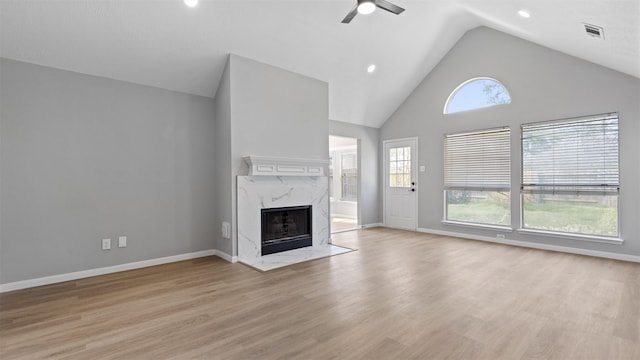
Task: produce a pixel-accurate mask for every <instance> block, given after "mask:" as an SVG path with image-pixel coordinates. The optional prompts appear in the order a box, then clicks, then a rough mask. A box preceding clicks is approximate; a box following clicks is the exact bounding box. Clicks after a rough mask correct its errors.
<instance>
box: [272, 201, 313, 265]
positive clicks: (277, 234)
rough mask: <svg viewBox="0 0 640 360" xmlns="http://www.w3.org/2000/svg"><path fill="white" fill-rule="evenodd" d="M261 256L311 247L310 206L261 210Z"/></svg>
mask: <svg viewBox="0 0 640 360" xmlns="http://www.w3.org/2000/svg"><path fill="white" fill-rule="evenodd" d="M261 212H262V255H268V254H274V253H278V252H282V251H287V250H293V249H299V248H302V247H307V246H312V245H313V243H312V238H311V205H306V206H292V207H284V208H270V209H262V210H261Z"/></svg>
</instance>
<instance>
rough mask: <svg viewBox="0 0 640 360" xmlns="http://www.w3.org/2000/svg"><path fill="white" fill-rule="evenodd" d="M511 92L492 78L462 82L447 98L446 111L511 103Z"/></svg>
mask: <svg viewBox="0 0 640 360" xmlns="http://www.w3.org/2000/svg"><path fill="white" fill-rule="evenodd" d="M510 103H511V97H510V96H509V92H508V91H507V89H506V88H505V87H504V85H502V84H501V83H500V82H499V81H497V80H495V79H491V78H475V79H471V80H467V81H465V82H464V83H462V84H460V85H459V86H458V87H457V88H456V89H455V90H453V92H451V95H449V98H448V99H447V102H446V103H445V105H444V113H445V114H452V113H457V112H461V111H467V110H474V109H481V108H485V107H490V106H495V105H503V104H510Z"/></svg>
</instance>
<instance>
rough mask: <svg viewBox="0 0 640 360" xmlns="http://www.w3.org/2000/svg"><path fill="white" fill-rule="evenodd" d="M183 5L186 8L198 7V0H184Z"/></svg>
mask: <svg viewBox="0 0 640 360" xmlns="http://www.w3.org/2000/svg"><path fill="white" fill-rule="evenodd" d="M184 3H185V4H186V5H187V6H188V7H196V6H197V5H198V0H184Z"/></svg>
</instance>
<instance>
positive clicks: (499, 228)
mask: <svg viewBox="0 0 640 360" xmlns="http://www.w3.org/2000/svg"><path fill="white" fill-rule="evenodd" d="M440 223H441V224H443V225H452V226H462V227H468V228H476V229H487V230H497V231H502V232H513V229H512V228H510V227H508V226H500V225H489V224H480V223H470V222H464V221H453V220H442V221H440Z"/></svg>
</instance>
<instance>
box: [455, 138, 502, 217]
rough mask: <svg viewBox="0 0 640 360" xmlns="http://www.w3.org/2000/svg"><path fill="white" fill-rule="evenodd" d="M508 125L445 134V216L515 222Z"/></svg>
mask: <svg viewBox="0 0 640 360" xmlns="http://www.w3.org/2000/svg"><path fill="white" fill-rule="evenodd" d="M510 134H511V131H510V130H509V129H508V128H500V129H492V130H484V131H475V132H465V133H457V134H448V135H445V139H444V157H445V158H444V192H445V220H447V221H456V222H465V223H475V224H488V225H499V226H509V225H510V224H511V191H510V188H511V148H510Z"/></svg>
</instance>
